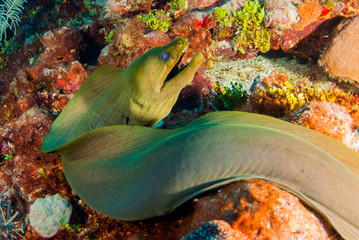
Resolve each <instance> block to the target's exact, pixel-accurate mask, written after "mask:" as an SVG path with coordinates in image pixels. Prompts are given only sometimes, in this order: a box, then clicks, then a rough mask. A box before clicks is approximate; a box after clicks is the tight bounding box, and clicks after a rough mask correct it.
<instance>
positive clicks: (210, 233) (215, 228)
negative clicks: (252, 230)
mask: <svg viewBox="0 0 359 240" xmlns="http://www.w3.org/2000/svg"><path fill="white" fill-rule="evenodd" d="M198 239H206V240H236V239H242V240H246V239H248V238H247V236H246V235H244V234H242V233H241V232H239V231H236V230H233V229H232V227H231V226H230V225H229V224H228V223H227V222H225V221H222V220H214V221H210V222H207V223H206V224H204V225H203V226H202V227H200V228H198V229H196V230H194V231H193V232H191V233H190V234H188V235H187V236H185V237H183V238H182V240H198Z"/></svg>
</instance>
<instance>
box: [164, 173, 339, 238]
mask: <svg viewBox="0 0 359 240" xmlns="http://www.w3.org/2000/svg"><path fill="white" fill-rule="evenodd" d="M192 204H193V205H194V210H193V212H192V213H191V214H189V215H187V216H186V217H185V218H184V219H182V220H181V227H180V228H179V230H178V232H179V233H178V235H179V236H185V235H187V234H188V233H189V232H191V231H193V230H194V229H197V228H200V227H201V226H203V225H204V224H205V223H206V222H208V221H212V220H215V219H216V220H224V221H226V222H227V223H229V224H230V226H231V228H232V229H233V230H236V231H237V232H239V233H240V238H237V239H246V238H248V239H323V240H324V239H328V238H330V237H331V236H332V235H334V234H333V233H334V232H333V230H332V229H331V227H330V226H329V225H327V226H325V225H324V227H323V222H325V221H324V220H323V219H318V217H317V216H316V214H314V213H313V212H311V211H310V210H308V209H307V208H305V207H304V206H303V205H302V203H301V202H300V201H299V199H298V198H297V197H295V196H293V195H291V194H290V193H288V192H286V191H284V190H281V189H279V188H278V187H276V186H275V185H273V184H270V183H267V182H265V181H262V180H246V181H241V182H236V183H233V184H229V185H227V186H225V187H222V188H220V189H219V190H215V191H212V192H211V193H210V194H208V195H206V196H203V197H200V198H197V199H195V200H194V201H193V203H192ZM159 239H160V238H159ZM334 239H336V238H335V237H334Z"/></svg>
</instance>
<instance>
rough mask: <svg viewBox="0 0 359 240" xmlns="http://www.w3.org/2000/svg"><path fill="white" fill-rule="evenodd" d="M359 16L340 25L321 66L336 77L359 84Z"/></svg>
mask: <svg viewBox="0 0 359 240" xmlns="http://www.w3.org/2000/svg"><path fill="white" fill-rule="evenodd" d="M358 32H359V16H357V17H352V18H349V19H346V20H344V21H343V22H342V23H341V24H339V25H338V27H337V29H336V31H335V32H334V34H333V38H332V41H331V42H330V43H329V44H328V47H327V49H326V50H325V51H324V53H323V55H322V57H321V60H320V64H321V65H322V66H323V67H324V68H325V70H326V71H328V73H329V74H330V75H332V76H334V77H338V78H342V79H347V78H349V79H351V80H354V81H356V82H359V68H358V63H359V34H358Z"/></svg>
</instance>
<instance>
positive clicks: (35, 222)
mask: <svg viewBox="0 0 359 240" xmlns="http://www.w3.org/2000/svg"><path fill="white" fill-rule="evenodd" d="M71 212H72V207H71V204H70V203H69V202H68V201H67V200H66V199H65V198H63V197H62V196H61V195H60V194H58V193H57V194H55V195H52V196H46V197H45V198H38V199H37V200H36V201H35V202H34V203H33V204H32V205H31V206H30V213H29V221H30V224H31V226H32V228H33V229H34V230H35V231H36V232H37V233H38V234H39V235H41V236H42V237H45V238H49V237H52V236H54V235H55V234H56V233H57V232H58V231H59V230H60V228H61V223H62V222H66V223H69V221H70V216H71Z"/></svg>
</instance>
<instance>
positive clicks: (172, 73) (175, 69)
mask: <svg viewBox="0 0 359 240" xmlns="http://www.w3.org/2000/svg"><path fill="white" fill-rule="evenodd" d="M186 50H187V47H186V48H185V49H184V50H183V51H182V54H181V56H180V58H179V59H178V61H177V62H176V64H175V65H174V66H173V68H172V70H171V71H170V73H169V74H168V75H167V77H166V79H165V81H164V82H163V86H162V88H163V87H164V86H165V85H166V83H167V82H169V81H170V80H171V79H172V78H173V77H174V76H176V75H177V74H179V73H180V72H181V71H182V70H183V69H185V68H186V67H187V65H188V63H187V64H186V65H184V66H183V67H181V68H180V67H179V66H180V63H181V61H182V58H183V55H184V54H185V53H186Z"/></svg>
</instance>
